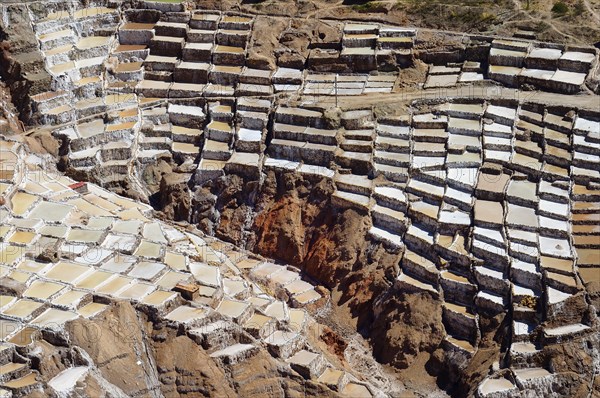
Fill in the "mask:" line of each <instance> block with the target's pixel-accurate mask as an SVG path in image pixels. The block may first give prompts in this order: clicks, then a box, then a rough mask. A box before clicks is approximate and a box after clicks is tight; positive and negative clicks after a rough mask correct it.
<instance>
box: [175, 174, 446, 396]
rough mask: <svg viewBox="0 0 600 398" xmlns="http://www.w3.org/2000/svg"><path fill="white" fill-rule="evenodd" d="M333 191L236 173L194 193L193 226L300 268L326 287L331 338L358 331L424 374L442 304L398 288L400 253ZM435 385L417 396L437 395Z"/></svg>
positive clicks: (323, 184)
mask: <svg viewBox="0 0 600 398" xmlns="http://www.w3.org/2000/svg"><path fill="white" fill-rule="evenodd" d="M334 190H335V186H334V185H333V182H332V181H331V180H330V179H320V178H313V177H310V178H308V177H306V176H303V175H301V174H297V173H289V172H287V173H286V172H275V171H269V172H267V173H266V175H265V178H264V180H263V181H262V182H259V181H249V180H245V179H244V178H242V177H240V176H236V175H231V176H227V177H224V178H221V179H218V180H215V181H211V182H210V183H208V184H207V185H205V186H204V187H202V188H198V189H197V190H196V191H195V194H194V195H193V204H192V208H193V210H192V212H193V216H192V220H191V221H192V222H194V221H196V222H198V225H199V226H200V227H203V228H204V229H205V231H206V232H209V233H214V234H215V235H216V236H217V237H219V238H222V239H224V240H228V241H231V242H233V243H235V244H237V245H245V246H246V248H248V249H250V250H252V251H254V252H256V253H258V254H260V255H262V256H265V257H267V258H271V259H273V260H276V261H281V262H285V263H288V264H291V265H294V266H296V267H298V268H299V269H301V270H302V271H303V272H304V274H305V275H306V276H308V277H309V278H311V279H313V280H314V281H316V282H318V283H319V284H321V285H323V286H324V287H325V288H326V289H327V290H326V294H328V295H330V297H331V304H332V305H331V309H330V311H331V312H330V313H329V314H328V316H327V318H328V319H326V320H324V322H325V323H326V324H329V325H330V326H331V327H332V328H333V330H332V333H334V334H333V335H336V334H337V332H339V333H340V334H341V335H342V336H343V335H347V334H346V333H344V331H348V330H357V331H359V332H360V333H361V334H362V335H363V336H364V337H365V338H366V339H367V341H369V342H370V344H371V345H372V347H371V348H370V349H369V350H370V351H371V350H372V353H371V354H370V355H373V356H374V357H375V358H376V359H377V361H378V362H380V363H382V364H385V365H390V366H391V368H395V369H399V370H401V369H406V368H408V367H410V366H411V365H414V367H418V368H419V369H418V370H417V369H415V371H417V372H422V373H423V374H424V372H426V369H425V365H426V364H427V362H428V359H429V354H430V353H433V352H434V351H435V349H436V348H438V346H439V344H440V342H441V340H442V338H443V325H442V319H441V303H440V301H439V300H436V299H434V298H433V297H431V296H428V295H404V294H402V295H400V294H399V293H398V292H397V291H396V290H395V289H394V286H393V281H394V279H395V276H396V275H397V273H398V264H399V261H400V258H401V253H399V252H397V250H395V249H393V248H390V247H385V246H384V245H383V244H381V243H379V242H374V241H371V239H370V238H369V237H368V235H367V232H368V230H369V228H370V226H371V218H370V217H369V216H368V215H367V214H366V213H364V212H361V211H360V210H358V209H355V208H340V207H337V206H335V205H334V204H333V203H332V201H331V196H332V193H333V192H334ZM168 207H169V205H167V208H168ZM334 330H335V331H337V332H334ZM342 336H340V335H338V338H339V340H340V341H341V342H342V343H343V347H341V348H340V349H339V350H338V351H339V352H338V354H339V355H340V356H341V357H342V358H343V357H344V350H345V348H346V346H347V344H348V342H347V341H345V340H344V337H342ZM329 337H331V336H329ZM325 338H326V339H327V337H325ZM334 340H335V339H334ZM338 348H339V346H338ZM423 353H424V354H425V357H423V356H422V355H421V356H420V357H419V355H420V354H423ZM418 357H419V359H420V360H419V361H418V363H416V361H417V358H418ZM423 359H424V360H423ZM432 380H433V379H431V380H428V381H427V382H425V383H423V385H419V386H415V391H421V392H422V393H424V394H427V391H430V392H431V391H437V392H438V393H439V390H438V388H437V387H436V386H435V385H432V384H431V381H432ZM397 382H398V384H400V382H399V381H398V380H397ZM427 383H429V384H427Z"/></svg>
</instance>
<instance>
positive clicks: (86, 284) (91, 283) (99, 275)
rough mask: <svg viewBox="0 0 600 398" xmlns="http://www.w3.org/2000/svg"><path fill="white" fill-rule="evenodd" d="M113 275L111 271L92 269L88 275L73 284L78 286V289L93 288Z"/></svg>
mask: <svg viewBox="0 0 600 398" xmlns="http://www.w3.org/2000/svg"><path fill="white" fill-rule="evenodd" d="M113 275H114V274H113V273H111V272H105V271H94V272H92V273H91V274H90V275H88V276H86V277H85V278H83V279H82V280H81V281H79V282H77V283H76V284H75V287H78V288H80V289H88V290H93V289H95V288H96V287H97V286H98V285H100V284H102V283H104V282H106V281H107V280H108V279H109V278H110V277H111V276H113Z"/></svg>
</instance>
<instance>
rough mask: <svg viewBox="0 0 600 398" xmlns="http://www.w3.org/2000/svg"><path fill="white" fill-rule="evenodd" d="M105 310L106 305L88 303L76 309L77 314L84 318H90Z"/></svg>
mask: <svg viewBox="0 0 600 398" xmlns="http://www.w3.org/2000/svg"><path fill="white" fill-rule="evenodd" d="M106 308H108V305H106V304H100V303H89V304H87V305H84V306H83V307H81V308H80V309H78V310H77V312H78V313H79V315H81V316H82V317H84V318H91V317H93V316H95V315H97V314H99V313H100V312H102V311H104V310H105V309H106Z"/></svg>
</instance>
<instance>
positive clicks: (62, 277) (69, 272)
mask: <svg viewBox="0 0 600 398" xmlns="http://www.w3.org/2000/svg"><path fill="white" fill-rule="evenodd" d="M89 270H90V267H86V266H85V265H79V264H73V263H65V262H62V261H61V262H59V263H58V264H56V265H55V266H54V267H52V268H51V269H50V270H49V271H47V272H46V275H45V277H46V278H50V279H55V280H58V281H61V282H64V283H72V282H73V281H75V280H76V279H78V278H79V277H81V276H82V275H83V274H85V273H86V272H88V271H89Z"/></svg>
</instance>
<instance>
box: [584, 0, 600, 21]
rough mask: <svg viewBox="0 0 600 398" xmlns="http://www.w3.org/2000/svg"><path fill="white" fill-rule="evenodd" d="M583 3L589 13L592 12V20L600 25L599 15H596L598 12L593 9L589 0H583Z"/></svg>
mask: <svg viewBox="0 0 600 398" xmlns="http://www.w3.org/2000/svg"><path fill="white" fill-rule="evenodd" d="M583 4H584V5H585V8H587V10H588V11H589V13H590V14H592V17H593V18H594V21H595V22H596V24H597V25H600V15H598V13H597V12H596V11H594V9H593V8H592V5H591V4H590V2H589V0H583Z"/></svg>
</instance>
